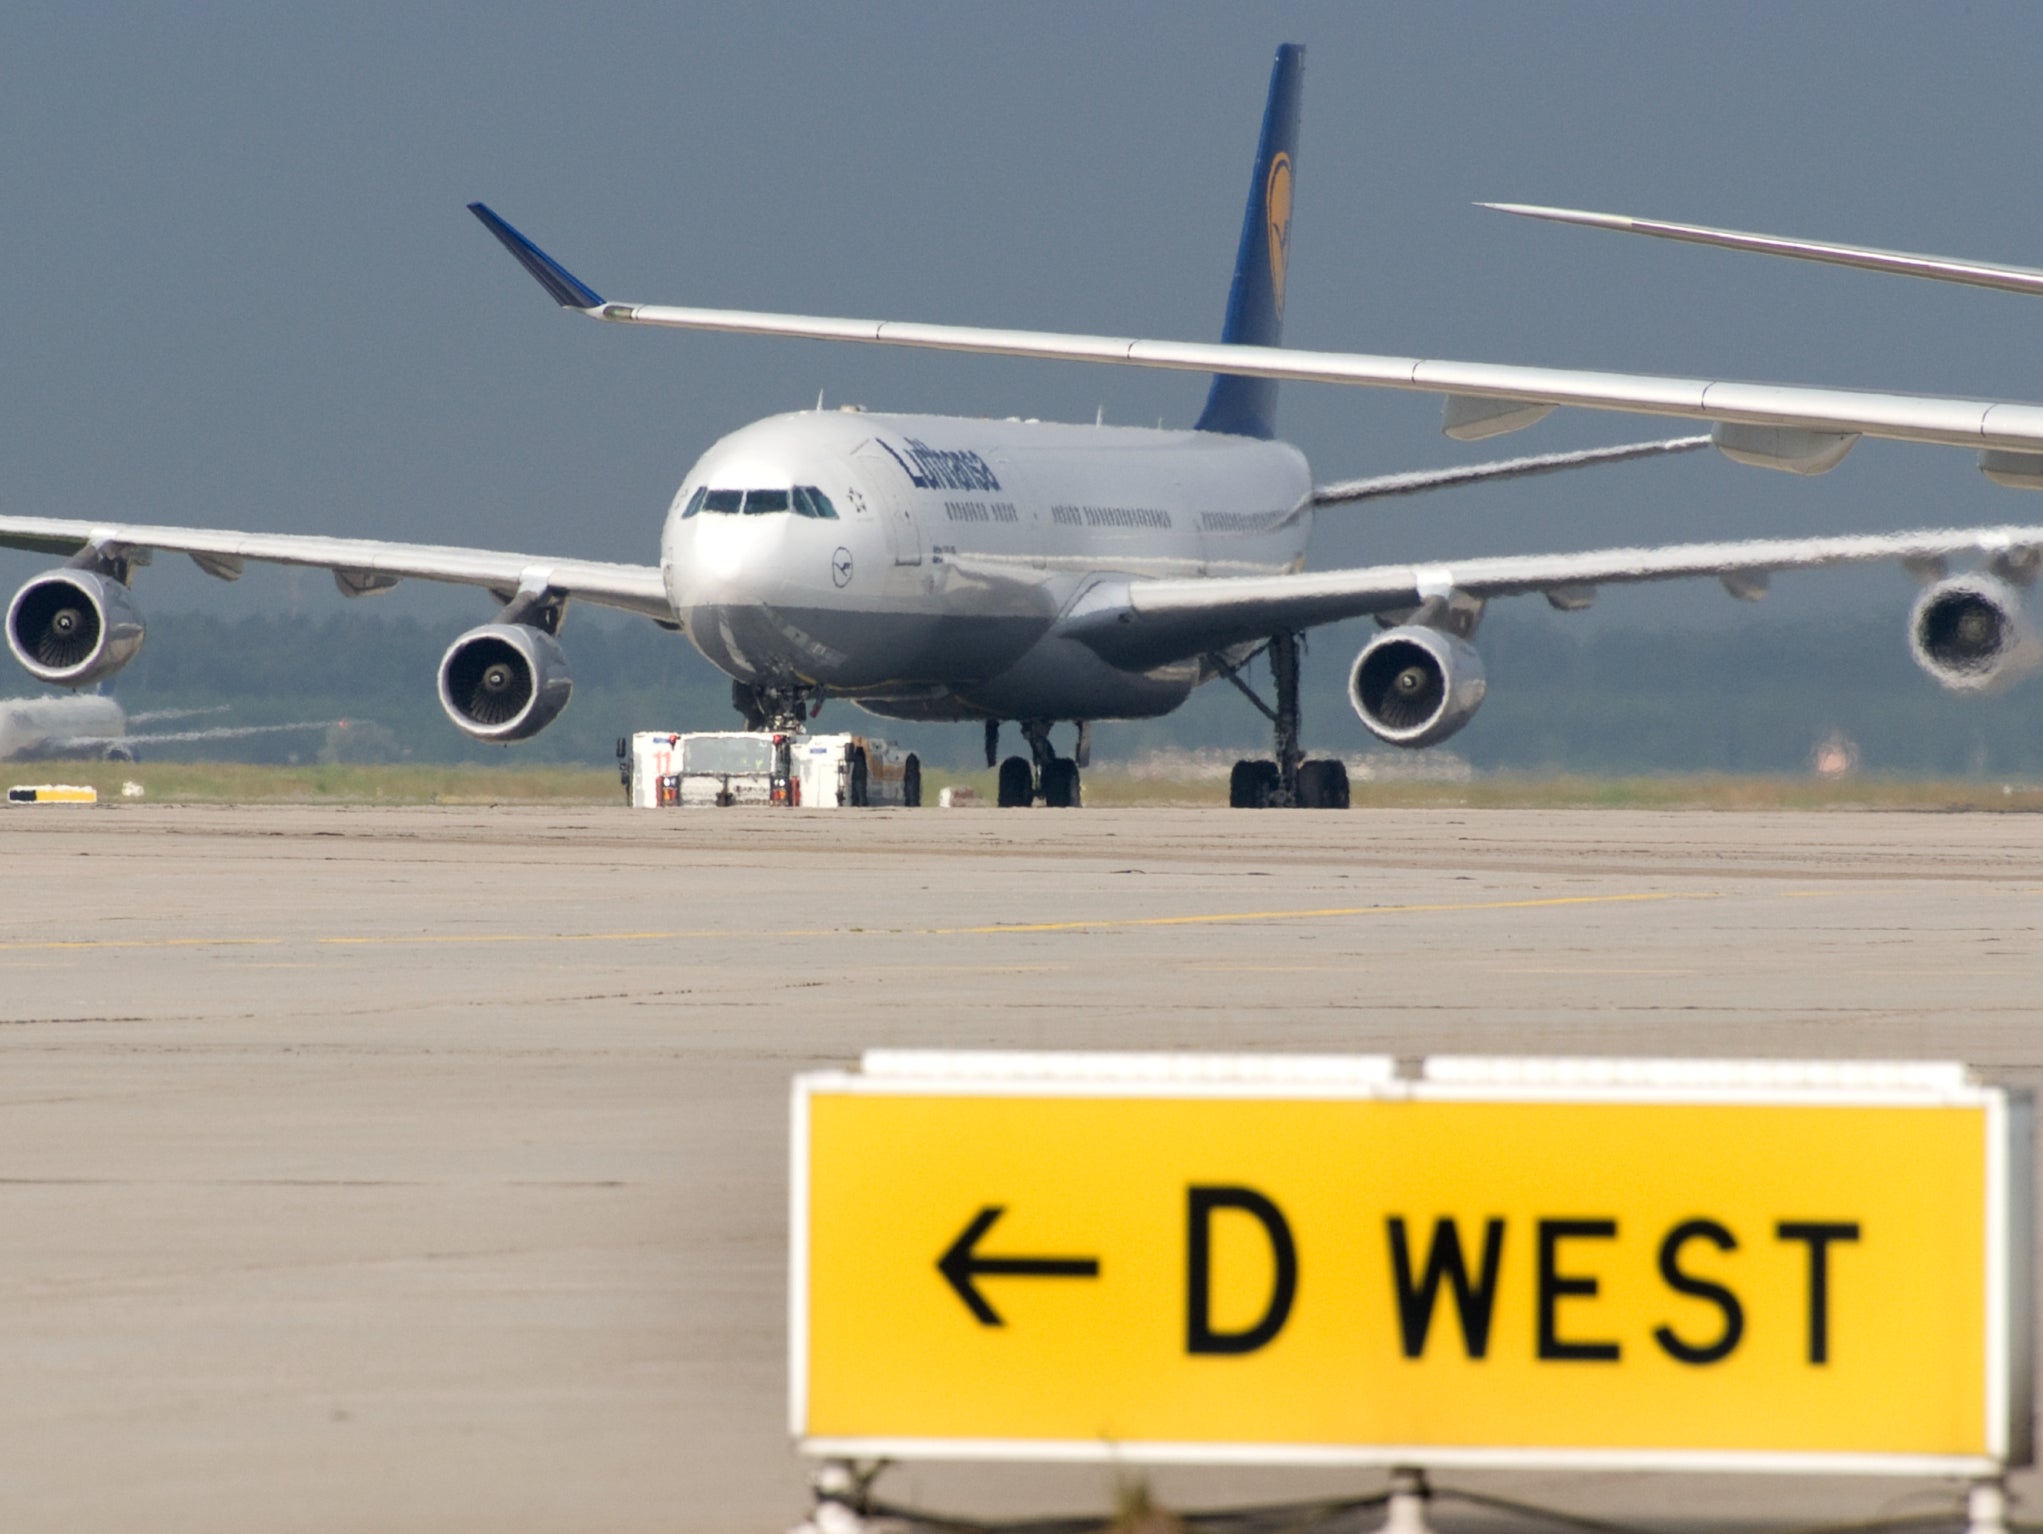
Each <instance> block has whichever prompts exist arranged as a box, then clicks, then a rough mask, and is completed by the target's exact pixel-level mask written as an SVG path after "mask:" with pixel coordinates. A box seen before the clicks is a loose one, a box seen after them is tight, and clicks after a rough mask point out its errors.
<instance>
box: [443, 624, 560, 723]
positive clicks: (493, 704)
mask: <svg viewBox="0 0 2043 1534" xmlns="http://www.w3.org/2000/svg"><path fill="white" fill-rule="evenodd" d="M574 688H575V682H574V678H573V677H572V676H571V675H569V673H568V663H567V657H566V656H565V655H563V654H562V653H561V649H560V645H559V643H558V642H556V641H555V639H554V637H553V636H552V635H551V634H548V633H545V632H543V631H542V630H539V629H536V628H532V627H530V626H529V625H527V624H523V623H485V624H484V625H483V626H482V627H481V628H474V629H470V630H469V631H468V632H467V633H465V634H463V635H462V636H461V637H460V638H459V639H457V640H455V641H454V643H453V644H451V645H449V646H448V647H447V653H446V655H445V656H443V657H442V658H441V660H440V707H442V708H444V709H445V710H446V711H447V717H448V718H449V719H451V720H453V721H454V723H455V725H456V726H457V727H459V728H460V729H462V730H464V731H466V732H467V733H468V734H470V735H473V736H474V737H475V738H476V739H477V740H489V741H498V742H508V741H513V740H527V739H530V738H531V737H532V736H534V735H537V734H538V733H539V732H540V731H541V730H543V729H545V728H546V727H547V726H548V725H549V724H551V723H553V721H554V718H555V716H556V715H558V714H559V713H560V711H561V710H562V709H564V708H566V707H567V702H568V695H569V694H570V693H572V692H573V691H574Z"/></svg>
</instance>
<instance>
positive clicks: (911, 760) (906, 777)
mask: <svg viewBox="0 0 2043 1534" xmlns="http://www.w3.org/2000/svg"><path fill="white" fill-rule="evenodd" d="M901 807H902V808H903V809H906V810H919V809H921V808H922V758H921V757H919V756H916V755H914V754H912V753H911V754H910V755H909V757H908V760H907V761H905V762H903V763H902V764H901Z"/></svg>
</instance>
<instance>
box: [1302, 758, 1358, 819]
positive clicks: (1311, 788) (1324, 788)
mask: <svg viewBox="0 0 2043 1534" xmlns="http://www.w3.org/2000/svg"><path fill="white" fill-rule="evenodd" d="M1298 807H1299V808H1300V809H1303V810H1345V809H1346V808H1347V807H1348V767H1347V764H1346V763H1345V762H1342V761H1339V760H1338V759H1336V758H1332V757H1325V758H1322V759H1320V760H1319V761H1314V762H1305V763H1303V764H1301V765H1300V766H1299V769H1298Z"/></svg>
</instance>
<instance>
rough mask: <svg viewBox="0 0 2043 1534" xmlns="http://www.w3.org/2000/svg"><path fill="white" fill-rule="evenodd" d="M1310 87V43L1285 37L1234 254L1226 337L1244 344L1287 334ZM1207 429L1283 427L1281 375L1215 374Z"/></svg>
mask: <svg viewBox="0 0 2043 1534" xmlns="http://www.w3.org/2000/svg"><path fill="white" fill-rule="evenodd" d="M1304 89H1305V47H1304V45H1303V44H1301V43H1285V44H1284V45H1283V46H1282V47H1280V48H1279V49H1278V50H1277V61H1276V63H1275V64H1273V65H1272V66H1271V68H1270V99H1269V102H1268V104H1267V105H1266V106H1265V107H1264V108H1263V136H1262V140H1261V142H1260V143H1259V144H1258V145H1257V147H1256V168H1255V174H1254V175H1253V176H1252V177H1251V178H1250V181H1249V199H1248V211H1247V213H1246V214H1245V215H1244V216H1243V218H1242V224H1241V250H1240V252H1239V253H1238V254H1237V255H1236V256H1235V258H1234V285H1233V287H1232V288H1230V289H1229V291H1228V295H1227V323H1226V325H1225V326H1224V327H1223V328H1222V330H1221V332H1220V339H1221V340H1222V341H1226V342H1230V343H1232V344H1235V345H1239V346H1277V345H1280V344H1281V343H1282V341H1283V339H1284V277H1285V272H1286V269H1287V268H1288V267H1289V265H1290V261H1291V200H1292V199H1291V193H1292V187H1293V185H1294V177H1295V176H1296V173H1297V164H1298V117H1299V107H1300V103H1301V99H1302V97H1303V94H1304ZM1198 429H1199V430H1200V431H1218V432H1227V433H1229V434H1230V435H1233V436H1237V437H1263V438H1269V437H1274V436H1275V435H1276V434H1277V381H1276V380H1275V379H1274V378H1243V377H1240V376H1239V375H1237V374H1233V373H1218V374H1215V375H1214V378H1213V387H1212V389H1211V391H1210V392H1209V393H1208V394H1207V396H1206V408H1205V409H1204V410H1203V411H1201V412H1200V415H1199V422H1198Z"/></svg>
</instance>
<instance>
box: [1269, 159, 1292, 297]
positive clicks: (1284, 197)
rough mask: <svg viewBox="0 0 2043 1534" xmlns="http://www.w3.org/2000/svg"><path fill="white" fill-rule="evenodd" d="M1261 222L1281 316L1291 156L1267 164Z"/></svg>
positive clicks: (1287, 260)
mask: <svg viewBox="0 0 2043 1534" xmlns="http://www.w3.org/2000/svg"><path fill="white" fill-rule="evenodd" d="M1263 221H1264V223H1265V225H1266V226H1267V227H1268V230H1269V235H1270V291H1271V293H1272V294H1273V295H1274V296H1275V298H1276V300H1277V314H1278V316H1279V317H1280V318H1281V317H1282V316H1283V313H1284V269H1285V267H1286V266H1287V265H1289V264H1290V261H1291V156H1290V155H1288V154H1282V153H1280V154H1278V155H1277V157H1276V158H1275V159H1273V160H1271V161H1270V179H1269V180H1268V181H1267V182H1265V183H1264V185H1263Z"/></svg>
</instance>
